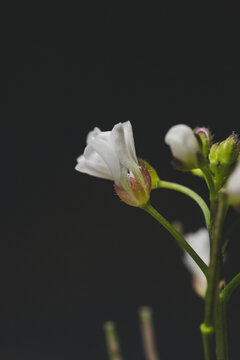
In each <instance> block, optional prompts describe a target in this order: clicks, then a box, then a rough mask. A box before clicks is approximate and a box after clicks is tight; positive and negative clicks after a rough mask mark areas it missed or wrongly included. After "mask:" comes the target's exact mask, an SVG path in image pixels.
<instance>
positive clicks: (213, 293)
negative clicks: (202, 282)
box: [201, 194, 226, 360]
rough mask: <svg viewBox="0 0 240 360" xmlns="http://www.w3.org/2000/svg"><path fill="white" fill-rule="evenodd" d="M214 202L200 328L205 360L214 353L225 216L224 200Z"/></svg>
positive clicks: (221, 198) (220, 198)
mask: <svg viewBox="0 0 240 360" xmlns="http://www.w3.org/2000/svg"><path fill="white" fill-rule="evenodd" d="M213 202H214V212H213V220H212V224H211V231H210V236H211V255H210V266H209V272H208V289H207V293H206V298H205V314H204V323H203V324H202V326H201V330H202V328H204V329H207V331H206V332H203V331H202V337H203V344H204V350H205V358H206V360H212V359H215V353H214V330H216V327H215V326H216V324H215V319H214V311H215V306H216V299H217V291H218V284H219V279H220V271H221V265H222V264H221V240H222V228H223V223H224V218H225V215H226V206H225V202H224V198H223V197H222V196H221V194H220V196H219V201H218V202H217V203H216V202H215V200H212V202H211V203H213Z"/></svg>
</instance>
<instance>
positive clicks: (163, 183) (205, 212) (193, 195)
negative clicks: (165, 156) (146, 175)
mask: <svg viewBox="0 0 240 360" xmlns="http://www.w3.org/2000/svg"><path fill="white" fill-rule="evenodd" d="M158 188H163V189H169V190H176V191H179V192H181V193H183V194H185V195H187V196H189V197H190V198H192V199H193V200H194V201H196V203H197V204H198V205H199V206H200V208H201V209H202V212H203V215H204V218H205V222H206V226H207V228H209V226H210V211H209V208H208V206H207V204H206V203H205V201H204V200H203V199H202V198H201V196H199V195H198V194H197V193H196V192H195V191H193V190H191V189H189V188H188V187H186V186H183V185H180V184H176V183H173V182H169V181H161V180H159V182H158Z"/></svg>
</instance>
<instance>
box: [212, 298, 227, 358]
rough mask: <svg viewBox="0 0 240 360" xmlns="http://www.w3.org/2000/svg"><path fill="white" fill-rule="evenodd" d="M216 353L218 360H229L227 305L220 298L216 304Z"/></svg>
mask: <svg viewBox="0 0 240 360" xmlns="http://www.w3.org/2000/svg"><path fill="white" fill-rule="evenodd" d="M215 327H216V353H217V359H218V360H229V350H228V334H227V304H226V302H225V301H224V299H222V298H221V297H220V296H219V297H218V300H217V303H216V320H215Z"/></svg>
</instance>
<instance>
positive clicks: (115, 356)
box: [104, 321, 123, 360]
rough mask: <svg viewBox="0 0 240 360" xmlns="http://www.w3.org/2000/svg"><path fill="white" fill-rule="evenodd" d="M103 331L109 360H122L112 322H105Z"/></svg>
mask: <svg viewBox="0 0 240 360" xmlns="http://www.w3.org/2000/svg"><path fill="white" fill-rule="evenodd" d="M104 331H105V336H106V343H107V349H108V355H109V360H123V357H122V355H121V349H120V344H119V340H118V336H117V332H116V328H115V324H114V322H112V321H108V322H106V323H105V324H104Z"/></svg>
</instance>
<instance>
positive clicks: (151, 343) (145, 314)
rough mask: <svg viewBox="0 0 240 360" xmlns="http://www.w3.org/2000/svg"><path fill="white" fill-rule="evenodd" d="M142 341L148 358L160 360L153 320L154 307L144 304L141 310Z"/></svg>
mask: <svg viewBox="0 0 240 360" xmlns="http://www.w3.org/2000/svg"><path fill="white" fill-rule="evenodd" d="M139 317H140V323H141V332H142V341H143V348H144V352H145V357H146V360H159V356H158V353H157V348H156V342H155V334H154V329H153V321H152V309H151V308H149V307H147V306H144V307H142V308H140V310H139Z"/></svg>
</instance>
